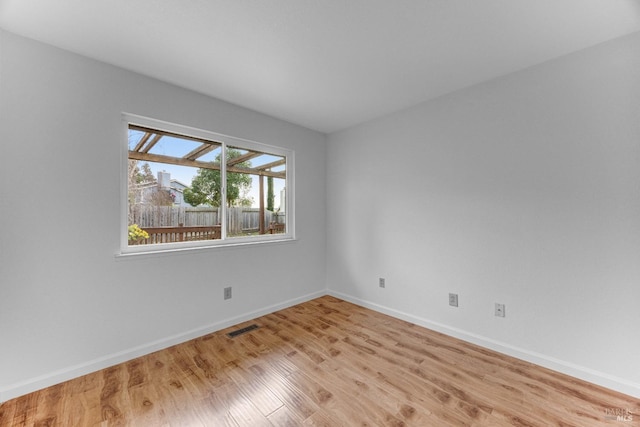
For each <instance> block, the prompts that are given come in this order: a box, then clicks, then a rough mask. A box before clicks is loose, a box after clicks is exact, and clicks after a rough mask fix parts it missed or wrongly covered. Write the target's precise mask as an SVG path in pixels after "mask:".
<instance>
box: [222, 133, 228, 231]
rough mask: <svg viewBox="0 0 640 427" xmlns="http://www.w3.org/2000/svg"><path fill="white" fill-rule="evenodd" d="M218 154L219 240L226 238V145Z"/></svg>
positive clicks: (224, 144) (223, 145)
mask: <svg viewBox="0 0 640 427" xmlns="http://www.w3.org/2000/svg"><path fill="white" fill-rule="evenodd" d="M221 148H222V151H221V154H220V185H221V188H220V225H221V227H220V230H221V235H220V237H221V239H222V240H226V238H227V144H226V142H223V143H222V147H221Z"/></svg>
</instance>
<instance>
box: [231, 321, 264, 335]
mask: <svg viewBox="0 0 640 427" xmlns="http://www.w3.org/2000/svg"><path fill="white" fill-rule="evenodd" d="M254 329H258V325H256V324H255V323H254V324H253V325H249V326H246V327H244V328H241V329H236V330H235V331H232V332H229V333H228V334H227V336H228V337H229V338H234V337H237V336H238V335H242V334H246V333H247V332H250V331H253V330H254Z"/></svg>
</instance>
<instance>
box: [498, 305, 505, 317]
mask: <svg viewBox="0 0 640 427" xmlns="http://www.w3.org/2000/svg"><path fill="white" fill-rule="evenodd" d="M496 316H498V317H504V316H505V311H504V304H498V303H496Z"/></svg>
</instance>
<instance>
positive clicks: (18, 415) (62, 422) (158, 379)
mask: <svg viewBox="0 0 640 427" xmlns="http://www.w3.org/2000/svg"><path fill="white" fill-rule="evenodd" d="M251 324H256V325H257V326H258V328H257V329H254V330H252V331H250V332H247V333H245V334H241V335H239V336H236V337H234V338H230V337H228V336H227V335H226V334H227V333H228V332H230V331H233V330H236V329H240V328H243V327H245V326H248V325H251ZM620 412H623V413H627V412H628V413H631V414H633V417H634V418H633V422H635V423H636V424H638V423H640V415H638V414H640V400H639V399H634V398H632V397H630V396H625V395H623V394H620V393H617V392H614V391H611V390H607V389H604V388H602V387H598V386H595V385H593V384H589V383H586V382H584V381H580V380H577V379H575V378H571V377H568V376H566V375H563V374H560V373H557V372H554V371H551V370H548V369H545V368H542V367H539V366H535V365H532V364H530V363H527V362H524V361H521V360H517V359H514V358H511V357H508V356H505V355H502V354H499V353H496V352H494V351H491V350H488V349H486V348H482V347H479V346H476V345H473V344H470V343H467V342H463V341H460V340H457V339H454V338H451V337H448V336H446V335H443V334H440V333H437V332H434V331H430V330H428V329H425V328H422V327H420V326H417V325H414V324H411V323H408V322H406V321H403V320H399V319H395V318H392V317H389V316H385V315H383V314H380V313H377V312H374V311H371V310H368V309H365V308H363V307H359V306H356V305H353V304H350V303H348V302H346V301H342V300H340V299H337V298H334V297H330V296H325V297H321V298H318V299H315V300H312V301H309V302H306V303H303V304H299V305H296V306H293V307H290V308H287V309H284V310H280V311H278V312H275V313H271V314H268V315H265V316H262V317H260V318H257V319H254V320H252V321H250V322H243V323H242V324H239V325H236V326H234V327H232V328H227V329H225V330H222V331H219V332H216V333H213V334H208V335H206V336H203V337H200V338H197V339H195V340H192V341H189V342H186V343H183V344H180V345H178V346H174V347H171V348H168V349H165V350H162V351H159V352H156V353H153V354H150V355H147V356H144V357H141V358H138V359H135V360H131V361H129V362H126V363H123V364H121V365H117V366H113V367H110V368H107V369H104V370H102V371H99V372H95V373H93V374H89V375H86V376H83V377H80V378H77V379H74V380H72V381H68V382H65V383H62V384H58V385H56V386H53V387H49V388H47V389H44V390H40V391H37V392H35V393H31V394H29V395H26V396H22V397H20V398H17V399H14V400H11V401H9V402H5V403H3V404H2V405H0V426H2V427H5V426H6V427H9V426H11V427H13V426H65V427H66V426H120V425H122V426H143V427H144V426H154V427H155V426H174V425H188V426H211V425H215V426H229V427H238V426H239V427H244V426H252V427H253V426H298V425H306V426H352V425H369V426H456V427H457V426H498V427H499V426H549V425H556V426H579V427H595V426H603V425H633V423H629V422H627V423H621V422H620V421H618V420H616V419H615V417H613V418H612V417H611V414H616V413H620Z"/></svg>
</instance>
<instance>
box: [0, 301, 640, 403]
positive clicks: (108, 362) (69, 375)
mask: <svg viewBox="0 0 640 427" xmlns="http://www.w3.org/2000/svg"><path fill="white" fill-rule="evenodd" d="M323 295H331V296H334V297H336V298H340V299H343V300H345V301H349V302H351V303H354V304H357V305H360V306H362V307H366V308H370V309H372V310H375V311H378V312H380V313H384V314H387V315H389V316H392V317H395V318H398V319H402V320H406V321H408V322H411V323H414V324H416V325H420V326H423V327H425V328H429V329H432V330H434V331H437V332H441V333H443V334H446V335H449V336H452V337H455V338H458V339H461V340H463V341H467V342H470V343H473V344H476V345H479V346H482V347H485V348H489V349H491V350H494V351H497V352H500V353H503V354H506V355H509V356H512V357H516V358H518V359H521V360H525V361H527V362H531V363H535V364H537V365H540V366H543V367H545V368H549V369H552V370H554V371H558V372H561V373H563V374H567V375H570V376H572V377H575V378H580V379H582V380H584V381H588V382H591V383H594V384H598V385H601V386H603V387H606V388H609V389H611V390H616V391H618V392H620V393H624V394H627V395H629V396H633V397H635V398H640V384H637V383H633V382H631V381H627V380H625V379H622V378H617V377H614V376H612V375H608V374H605V373H603V372H598V371H595V370H593V369H589V368H585V367H582V366H578V365H575V364H573V363H569V362H565V361H562V360H558V359H555V358H552V357H549V356H546V355H543V354H539V353H535V352H531V351H528V350H524V349H521V348H518V347H514V346H512V345H509V344H506V343H503V342H499V341H495V340H492V339H490V338H487V337H483V336H480V335H477V334H473V333H470V332H467V331H463V330H461V329H457V328H452V327H450V326H447V325H444V324H441V323H438V322H434V321H431V320H429V319H425V318H422V317H418V316H414V315H412V314H408V313H404V312H401V311H398V310H395V309H392V308H389V307H385V306H382V305H380V304H376V303H372V302H369V301H365V300H362V299H360V298H357V297H353V296H351V295H347V294H343V293H340V292H336V291H332V290H326V291H320V292H315V293H312V294H308V295H305V296H302V297H298V298H294V299H291V300H288V301H284V302H282V303H278V304H274V305H270V306H267V307H264V308H261V309H259V310H255V311H251V312H248V313H244V314H241V315H238V316H235V317H231V318H228V319H225V320H222V321H219V322H216V323H213V324H210V325H207V326H203V327H200V328H196V329H193V330H191V331H187V332H185V333H182V334H178V335H173V336H170V337H167V338H163V339H161V340H157V341H153V342H150V343H147V344H143V345H141V346H138V347H134V348H131V349H128V350H125V351H121V352H118V353H114V354H111V355H107V356H104V357H100V358H98V359H95V360H91V361H88V362H86V363H81V364H79V365H75V366H70V367H68V368H64V369H60V370H58V371H54V372H51V373H48V374H45V375H41V376H39V377H35V378H31V379H29V380H26V381H22V382H20V383H16V384H11V385H8V386H5V387H3V388H2V389H0V403H2V402H6V401H7V400H10V399H14V398H16V397H19V396H22V395H25V394H28V393H31V392H34V391H37V390H40V389H43V388H45V387H50V386H52V385H55V384H59V383H61V382H64V381H67V380H70V379H73V378H77V377H80V376H82V375H86V374H90V373H92V372H96V371H99V370H101V369H105V368H108V367H110V366H114V365H117V364H119V363H123V362H127V361H129V360H132V359H135V358H136V357H140V356H144V355H146V354H150V353H153V352H155V351H158V350H162V349H165V348H168V347H171V346H173V345H176V344H180V343H183V342H186V341H189V340H191V339H194V338H198V337H201V336H203V335H207V334H210V333H212V332H216V331H219V330H221V329H224V328H227V327H229V326H233V325H236V324H238V323H242V322H245V321H247V320H251V319H255V318H256V317H260V316H264V315H266V314H269V313H273V312H274V311H278V310H282V309H284V308H287V307H291V306H293V305H296V304H300V303H303V302H306V301H309V300H312V299H314V298H318V297H321V296H323Z"/></svg>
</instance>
